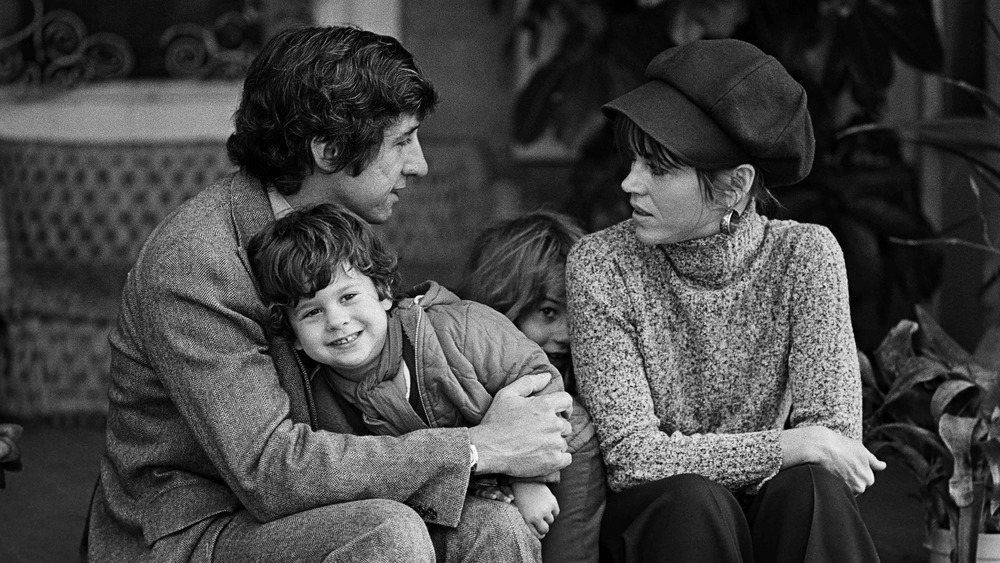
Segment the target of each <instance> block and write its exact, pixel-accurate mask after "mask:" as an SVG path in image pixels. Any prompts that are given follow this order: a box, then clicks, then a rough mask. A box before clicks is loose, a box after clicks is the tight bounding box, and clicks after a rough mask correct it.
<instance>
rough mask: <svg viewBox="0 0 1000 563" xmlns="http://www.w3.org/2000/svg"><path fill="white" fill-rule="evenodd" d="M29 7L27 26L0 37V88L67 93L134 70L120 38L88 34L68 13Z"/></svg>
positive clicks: (35, 4)
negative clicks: (52, 89) (27, 87)
mask: <svg viewBox="0 0 1000 563" xmlns="http://www.w3.org/2000/svg"><path fill="white" fill-rule="evenodd" d="M31 6H32V9H33V10H34V12H33V14H32V17H31V20H30V22H29V23H28V24H27V26H26V27H24V28H23V29H20V30H17V31H15V32H14V33H13V34H11V35H9V36H7V37H0V84H34V85H54V86H60V87H68V86H74V85H77V84H80V83H82V82H92V81H95V80H107V79H112V78H123V77H125V76H128V74H129V73H130V72H131V71H132V69H133V68H134V66H135V55H134V54H133V52H132V48H131V47H130V46H129V44H128V42H127V41H125V39H124V38H122V37H121V36H119V35H116V34H113V33H107V32H99V33H93V34H88V33H87V26H86V25H85V24H84V23H83V20H81V19H80V17H79V16H77V15H76V14H74V13H73V12H70V11H68V10H53V11H51V12H48V13H45V11H44V7H43V5H42V0H31ZM29 39H30V42H31V44H30V46H26V45H25V42H27V41H28V40H29ZM26 54H27V55H29V56H26Z"/></svg>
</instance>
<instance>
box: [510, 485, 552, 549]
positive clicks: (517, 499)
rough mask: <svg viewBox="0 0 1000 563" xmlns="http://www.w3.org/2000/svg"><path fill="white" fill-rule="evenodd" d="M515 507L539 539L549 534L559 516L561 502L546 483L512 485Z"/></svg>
mask: <svg viewBox="0 0 1000 563" xmlns="http://www.w3.org/2000/svg"><path fill="white" fill-rule="evenodd" d="M511 488H513V489H514V505H515V506H517V510H518V512H520V513H521V517H523V518H524V521H525V522H527V524H528V529H529V530H531V533H532V534H534V536H535V537H536V538H538V539H542V538H544V537H545V534H548V533H549V526H551V525H552V523H553V522H555V521H556V517H558V516H559V502H558V501H557V500H556V496H555V495H553V494H552V491H551V490H550V489H549V487H548V486H547V485H545V483H524V482H520V481H515V482H514V483H511Z"/></svg>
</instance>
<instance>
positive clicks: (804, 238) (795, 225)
mask: <svg viewBox="0 0 1000 563" xmlns="http://www.w3.org/2000/svg"><path fill="white" fill-rule="evenodd" d="M766 228H767V231H766V235H765V239H766V240H770V241H771V244H773V245H775V246H776V247H778V248H779V249H784V250H785V251H787V252H789V253H792V254H805V255H814V254H817V253H820V254H828V253H836V254H839V253H840V252H841V250H840V244H839V243H838V242H837V239H836V237H834V236H833V233H832V232H831V231H830V229H828V228H827V227H825V226H823V225H817V224H815V223H800V222H798V221H793V220H790V219H768V220H767V221H766Z"/></svg>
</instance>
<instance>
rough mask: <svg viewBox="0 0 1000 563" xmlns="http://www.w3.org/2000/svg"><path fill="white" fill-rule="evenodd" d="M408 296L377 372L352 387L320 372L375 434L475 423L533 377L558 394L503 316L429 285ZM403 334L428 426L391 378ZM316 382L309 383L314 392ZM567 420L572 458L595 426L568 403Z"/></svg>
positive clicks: (555, 381) (539, 354) (542, 360)
mask: <svg viewBox="0 0 1000 563" xmlns="http://www.w3.org/2000/svg"><path fill="white" fill-rule="evenodd" d="M409 293H410V295H411V297H409V298H406V299H403V300H402V301H400V302H399V303H398V304H397V305H396V307H394V308H393V310H392V312H391V314H390V322H389V327H390V328H389V331H388V334H387V338H386V346H385V348H384V349H383V354H382V356H381V358H380V364H379V367H378V369H377V370H376V371H375V372H373V373H371V374H369V376H368V377H366V378H365V379H364V380H363V381H362V382H360V383H358V384H354V383H353V382H351V381H348V380H345V379H343V378H340V377H337V376H336V375H334V374H332V373H330V372H329V370H325V369H321V370H320V373H323V374H325V376H326V377H329V378H330V383H331V384H332V385H333V387H334V388H335V389H337V390H338V391H339V392H341V393H343V394H344V395H345V397H346V398H347V399H348V401H350V402H351V403H352V404H354V405H356V406H357V407H358V409H360V410H361V412H362V413H364V416H365V423H366V424H367V425H368V427H369V429H370V430H372V431H373V432H374V433H376V434H386V435H391V436H398V435H400V434H405V433H407V432H412V431H413V430H419V429H423V428H428V427H431V428H442V427H455V426H474V425H476V424H479V422H480V421H481V420H482V418H483V415H485V414H486V410H487V409H488V408H489V406H490V403H492V401H493V396H494V395H496V393H497V391H499V390H500V389H503V388H504V387H506V386H507V385H510V384H511V383H513V382H514V381H516V380H517V379H519V378H521V377H522V376H525V375H528V374H532V373H544V372H548V373H549V374H550V375H551V376H552V381H551V382H550V383H549V385H548V386H546V387H545V389H543V390H541V391H539V392H538V394H541V395H544V394H546V393H552V392H555V391H561V390H562V378H561V377H560V375H559V372H558V371H557V370H556V369H555V368H554V367H552V365H551V364H549V361H548V358H547V357H546V355H545V352H543V351H542V349H541V348H539V347H538V345H537V344H535V343H534V342H532V341H531V340H529V339H528V338H527V337H526V336H524V334H522V333H521V331H519V330H518V329H517V327H515V326H514V325H513V323H511V322H510V320H509V319H508V318H507V317H505V316H503V315H501V314H500V313H498V312H496V311H495V310H494V309H492V308H490V307H487V306H485V305H482V304H480V303H476V302H473V301H465V300H460V299H459V298H458V296H456V295H455V294H454V293H452V292H451V291H449V290H448V289H446V288H445V287H443V286H441V285H439V284H438V283H436V282H433V281H429V282H425V283H423V284H420V285H419V286H417V287H416V288H414V289H413V290H411V291H410V292H409ZM403 331H405V332H406V334H407V336H408V337H409V338H410V341H411V342H413V345H414V348H415V352H416V366H415V368H416V373H414V374H413V377H415V378H416V381H417V388H418V389H419V391H420V400H421V403H423V405H424V414H426V417H427V420H428V422H427V423H424V422H423V421H422V420H421V419H420V418H419V417H418V416H416V414H415V413H412V412H411V411H412V408H411V407H410V403H409V401H408V400H407V398H406V396H405V395H404V392H403V390H402V389H401V388H400V387H399V385H397V384H395V382H394V381H392V379H393V378H395V377H396V375H397V373H398V369H399V364H400V360H401V357H402V356H401V354H402V351H401V350H402V345H401V344H402V343H401V336H402V335H401V332H403ZM317 384H318V383H317V382H316V381H313V387H314V388H315V387H316V386H317ZM570 422H572V423H573V434H572V435H571V436H570V437H569V438H568V439H567V441H568V442H569V445H570V449H569V451H570V453H573V452H575V451H576V450H577V449H578V448H579V447H581V446H582V445H583V444H585V443H587V442H588V441H589V440H591V439H593V437H594V427H593V425H592V424H591V422H590V417H589V416H588V415H587V412H586V411H585V410H584V409H583V408H582V407H581V406H580V405H579V404H575V405H574V410H573V413H572V414H571V416H570Z"/></svg>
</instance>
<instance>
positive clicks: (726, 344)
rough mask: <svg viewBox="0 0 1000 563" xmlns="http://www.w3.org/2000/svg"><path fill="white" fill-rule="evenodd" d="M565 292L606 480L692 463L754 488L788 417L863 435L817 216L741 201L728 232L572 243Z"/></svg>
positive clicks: (842, 307) (838, 280)
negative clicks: (763, 212)
mask: <svg viewBox="0 0 1000 563" xmlns="http://www.w3.org/2000/svg"><path fill="white" fill-rule="evenodd" d="M566 276H567V296H568V301H569V310H570V327H571V334H572V341H573V364H574V368H575V370H576V374H577V381H578V385H579V392H580V396H581V398H582V400H583V402H584V405H585V406H586V408H587V409H588V410H589V411H590V414H591V417H592V418H593V421H594V423H595V425H596V427H597V434H598V438H599V440H600V444H601V450H602V453H603V455H604V459H605V463H606V465H607V470H608V480H609V484H610V486H611V488H612V490H615V491H620V490H623V489H627V488H629V487H633V486H636V485H639V484H643V483H648V482H651V481H655V480H658V479H662V478H665V477H669V476H671V475H677V474H681V473H696V474H700V475H703V476H705V477H707V478H709V479H712V480H714V481H716V482H718V483H720V484H722V485H723V486H726V487H727V488H729V489H730V490H732V491H733V492H737V493H738V492H751V493H752V492H755V491H756V490H757V489H758V488H759V487H760V485H762V484H763V483H764V482H765V481H767V480H768V479H770V478H771V477H773V476H774V475H775V474H776V473H777V472H778V470H779V469H780V467H781V459H782V453H781V447H780V445H779V443H778V433H779V431H780V430H781V429H783V428H792V427H798V426H825V427H827V428H830V429H832V430H835V431H837V432H840V433H841V434H843V435H845V436H848V437H850V438H860V433H861V383H860V374H859V370H858V359H857V352H856V347H855V342H854V333H853V332H852V329H851V320H850V309H849V304H848V297H847V275H846V271H845V269H844V259H843V254H842V252H841V250H840V247H839V246H838V244H837V242H836V240H835V239H834V238H833V235H832V234H831V233H830V231H829V230H827V229H826V228H825V227H821V226H818V225H808V224H800V223H796V222H794V221H777V220H769V219H767V218H765V217H761V216H760V215H757V214H756V213H753V212H750V213H748V214H747V215H746V217H745V218H744V221H743V222H742V223H741V225H740V227H739V228H738V230H737V232H736V233H735V234H734V235H732V236H729V235H723V234H718V235H713V236H710V237H706V238H703V239H697V240H692V241H685V242H681V243H676V244H668V245H656V246H647V245H644V244H642V243H641V242H640V241H639V239H638V238H637V237H636V235H635V231H634V228H633V224H632V222H631V221H625V222H623V223H620V224H618V225H615V226H613V227H610V228H608V229H605V230H603V231H601V232H598V233H594V234H592V235H589V236H587V237H585V238H584V239H583V240H581V241H580V242H579V243H578V244H577V246H576V247H574V249H573V250H572V252H571V253H570V256H569V260H568V264H567V269H566Z"/></svg>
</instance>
